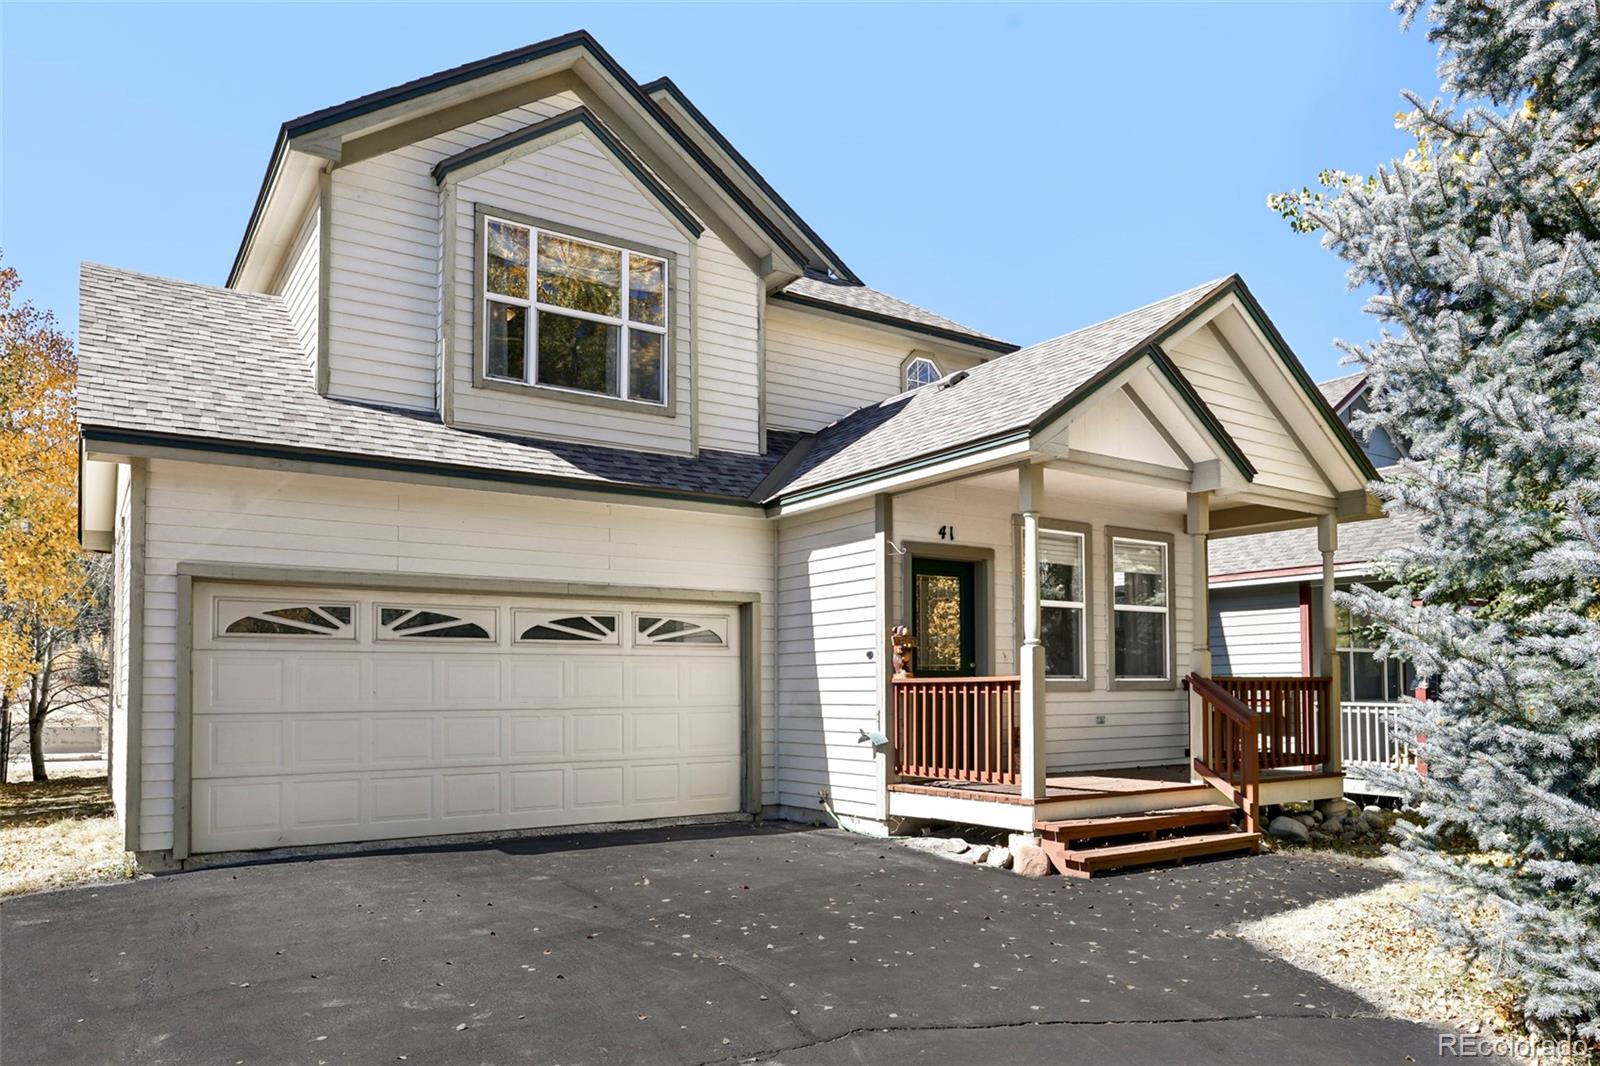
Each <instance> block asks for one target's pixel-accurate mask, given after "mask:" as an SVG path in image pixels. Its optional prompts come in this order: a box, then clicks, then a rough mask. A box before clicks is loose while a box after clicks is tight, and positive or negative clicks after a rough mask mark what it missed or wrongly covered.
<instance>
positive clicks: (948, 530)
mask: <svg viewBox="0 0 1600 1066" xmlns="http://www.w3.org/2000/svg"><path fill="white" fill-rule="evenodd" d="M939 539H940V540H955V539H956V527H955V526H940V527H939Z"/></svg>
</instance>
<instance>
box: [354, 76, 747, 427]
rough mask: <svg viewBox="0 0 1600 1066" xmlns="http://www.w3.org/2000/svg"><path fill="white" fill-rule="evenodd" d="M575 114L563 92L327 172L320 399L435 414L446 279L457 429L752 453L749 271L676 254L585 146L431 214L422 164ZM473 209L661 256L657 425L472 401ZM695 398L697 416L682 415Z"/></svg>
mask: <svg viewBox="0 0 1600 1066" xmlns="http://www.w3.org/2000/svg"><path fill="white" fill-rule="evenodd" d="M581 103H582V101H581V100H580V99H579V98H578V97H577V96H576V95H574V94H572V93H570V92H564V93H560V94H557V95H555V96H552V97H549V98H548V99H545V100H539V101H536V102H533V103H530V104H527V105H525V106H522V107H517V108H514V109H511V110H509V111H506V112H504V113H502V114H499V115H495V116H493V117H491V118H486V119H483V120H480V121H478V122H473V123H471V124H469V125H466V126H463V127H461V128H459V129H455V130H451V131H449V132H448V133H443V134H439V135H437V136H434V137H429V138H427V139H425V140H423V141H420V142H418V143H416V144H412V145H407V146H405V147H403V148H399V149H396V150H394V151H392V152H388V153H385V154H383V155H380V156H376V157H374V158H371V159H366V160H362V161H360V162H357V163H354V164H351V165H349V166H345V167H339V168H337V169H335V170H334V172H333V177H332V190H331V193H332V196H331V201H332V202H331V210H330V215H331V223H330V225H331V232H330V234H329V237H330V241H329V244H330V252H329V254H330V263H329V264H328V267H327V269H329V271H330V278H329V280H330V286H329V315H328V318H329V321H328V338H329V352H328V354H327V359H328V371H329V393H330V395H333V396H336V397H341V398H347V399H353V400H361V401H366V402H373V403H382V404H389V405H394V406H400V407H409V408H416V409H421V410H434V409H436V408H437V407H438V405H439V402H440V397H441V393H442V391H443V382H442V380H441V378H440V375H441V373H442V372H443V368H441V366H440V362H439V356H440V350H441V344H440V330H441V328H442V323H443V321H444V320H445V318H446V317H447V316H446V315H445V308H444V307H443V302H442V292H443V285H442V275H443V273H444V271H446V270H449V271H452V272H453V280H454V282H455V302H454V306H453V307H452V308H450V309H449V310H450V317H453V320H454V324H455V329H454V333H453V335H452V341H453V344H454V351H455V354H456V360H455V365H454V366H453V367H451V368H449V371H450V373H451V374H452V375H453V377H452V381H451V385H452V387H453V401H454V413H455V416H456V419H457V421H458V422H459V423H461V424H463V425H470V426H474V427H478V428H485V429H492V430H499V431H504V432H510V433H519V434H529V435H535V436H542V437H548V438H553V439H565V440H575V441H582V442H586V443H595V444H602V445H610V446H615V447H624V448H635V449H639V450H645V451H659V452H667V453H674V454H688V453H689V452H690V451H691V450H692V449H693V448H694V446H695V443H696V437H698V443H699V444H700V446H703V447H707V448H717V449H723V450H728V451H738V452H745V453H751V452H754V451H756V450H757V447H758V414H759V401H758V377H759V369H758V361H759V360H758V354H757V317H758V296H757V293H758V287H757V278H756V276H755V273H754V272H753V271H752V270H751V269H750V268H749V267H748V266H747V265H746V264H745V263H744V262H743V261H742V260H741V259H740V258H739V257H738V256H737V255H735V254H734V252H733V251H732V249H731V248H729V246H728V245H727V243H726V242H725V241H724V240H723V239H722V238H721V237H720V236H719V235H718V234H717V233H715V232H714V231H712V230H707V231H706V232H704V233H703V234H702V235H701V236H700V238H699V240H698V241H691V240H690V239H689V237H688V236H687V235H686V234H685V233H684V232H683V230H681V229H680V228H679V227H678V226H676V225H675V224H674V222H673V220H672V219H671V217H670V216H669V215H667V214H665V213H664V211H663V209H662V207H661V205H660V203H659V202H658V201H656V200H655V199H654V198H653V197H651V196H648V195H646V194H645V193H644V192H643V191H642V190H641V188H640V186H639V184H638V182H637V181H636V180H635V179H634V178H633V177H632V176H631V175H630V174H627V173H626V172H625V171H623V170H622V169H621V168H619V167H618V165H617V164H616V162H615V161H614V159H613V158H612V156H611V155H610V154H609V153H608V152H607V151H605V150H604V149H602V148H601V147H600V146H599V145H598V144H597V143H596V142H595V141H594V140H593V138H592V137H591V136H589V135H588V134H587V133H585V132H583V131H581V130H579V131H575V132H573V133H572V134H571V135H569V136H565V137H558V138H557V139H555V140H553V141H552V143H550V144H548V145H546V146H545V147H543V148H541V149H539V150H538V151H534V152H531V153H529V154H527V155H523V156H519V157H517V158H514V159H512V160H510V161H509V162H507V163H506V164H505V165H503V166H500V167H496V168H494V169H492V170H489V171H485V172H483V173H480V174H475V175H472V176H471V177H468V178H464V179H462V180H461V181H459V182H458V183H457V185H456V193H457V195H456V197H455V202H456V205H457V211H456V216H455V218H453V219H449V220H442V219H441V217H440V213H441V210H442V207H443V203H444V197H443V195H442V193H441V190H440V188H439V186H438V185H437V183H436V182H435V181H434V178H433V175H432V173H431V171H432V168H433V166H434V165H435V164H436V163H438V162H439V161H440V160H441V159H444V158H446V157H448V156H451V155H454V154H456V153H457V152H460V151H462V150H463V149H466V148H469V147H471V146H473V145H476V144H481V143H482V142H484V141H487V140H490V139H492V138H495V137H499V136H502V135H504V134H507V133H511V132H514V131H516V130H520V129H523V128H525V127H527V126H528V125H531V124H533V123H536V122H540V121H542V120H544V119H547V118H550V117H552V116H554V115H557V114H560V113H562V112H565V111H568V110H571V109H572V108H574V107H577V106H579V105H580V104H581ZM475 200H479V201H482V202H483V203H484V204H485V205H486V206H488V207H491V208H495V207H497V208H500V209H502V210H505V211H511V212H516V213H520V214H523V215H527V216H531V217H535V218H539V219H542V220H544V221H547V222H549V223H551V224H553V225H555V226H557V227H558V228H559V227H560V226H561V225H566V226H568V227H570V228H572V229H573V230H575V231H577V232H579V233H580V234H582V233H594V234H597V235H604V236H608V237H610V238H611V239H612V242H613V243H619V244H625V245H630V246H643V247H644V248H645V250H649V249H658V250H665V251H670V252H672V253H673V254H674V256H675V257H676V261H675V262H674V264H673V271H672V275H673V277H672V284H673V285H674V286H675V287H678V286H682V287H683V292H684V295H685V298H684V299H683V300H681V301H680V300H679V298H678V296H677V295H676V294H674V296H673V297H672V301H673V303H672V310H673V330H672V339H671V345H670V349H671V356H670V364H671V368H672V369H671V374H672V392H673V396H674V399H675V404H674V413H673V415H672V416H671V417H665V416H663V415H661V414H659V413H637V414H636V413H633V412H628V411H617V410H608V409H606V408H604V407H597V406H595V405H593V404H585V403H581V402H572V401H566V400H561V399H554V398H550V397H547V396H540V395H537V394H536V393H534V392H532V390H530V392H529V394H528V395H525V396H524V395H517V394H515V393H510V394H508V393H506V392H503V391H500V390H486V389H473V388H472V384H471V382H472V373H471V371H472V367H471V362H470V359H471V355H470V353H472V352H473V351H474V350H475V346H474V344H473V343H472V342H473V330H474V328H475V326H476V323H477V321H478V316H477V314H476V309H475V306H474V305H475V300H476V293H475V285H474V282H475V271H474V269H473V239H472V238H473V230H472V222H473V202H474V201H475ZM446 232H448V233H450V234H451V239H450V241H448V242H446V241H445V240H444V237H443V234H445V233H446ZM447 248H448V249H450V251H451V254H450V255H446V254H445V253H446V249H447ZM697 273H698V274H700V275H703V279H702V278H697V277H696V274H697ZM689 294H692V296H693V299H692V301H691V300H690V299H688V296H689ZM696 340H698V342H699V345H698V347H699V348H700V349H701V350H698V351H697V350H696V345H695V343H694V342H695V341H696ZM696 375H698V381H697V380H696ZM696 396H698V401H699V404H700V409H699V410H698V411H692V410H691V406H692V402H693V400H694V398H695V397H696Z"/></svg>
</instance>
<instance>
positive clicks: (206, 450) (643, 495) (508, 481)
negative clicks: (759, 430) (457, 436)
mask: <svg viewBox="0 0 1600 1066" xmlns="http://www.w3.org/2000/svg"><path fill="white" fill-rule="evenodd" d="M80 436H81V439H82V441H83V443H84V445H85V446H86V445H88V444H91V443H93V444H100V445H107V446H110V447H112V448H116V447H119V446H120V447H122V448H127V449H130V451H131V452H133V453H143V452H147V451H148V450H150V449H159V450H164V451H177V452H194V453H197V454H204V455H237V456H247V457H250V458H256V459H267V460H272V461H275V462H301V463H310V464H314V465H321V466H330V467H345V468H355V469H357V470H385V471H390V472H393V473H401V474H416V475H421V476H428V477H441V478H454V479H457V480H464V481H481V482H486V483H490V484H500V485H514V486H519V487H523V488H560V489H568V490H575V491H581V492H592V493H598V494H601V495H606V496H628V497H633V498H640V499H655V500H673V501H678V502H687V503H704V504H714V505H717V506H721V507H735V508H739V509H742V510H753V511H758V510H760V504H758V503H756V502H755V501H753V500H751V499H749V498H747V497H744V496H735V495H732V494H723V493H714V492H695V491H692V490H687V489H658V488H652V487H650V486H646V485H629V484H625V483H617V482H611V481H595V480H591V479H588V478H567V477H559V476H556V475H551V474H517V473H512V472H509V471H499V470H487V469H485V468H483V467H477V466H458V465H455V464H451V463H428V462H420V461H416V460H406V459H391V458H387V457H384V456H373V455H360V454H356V453H353V452H333V451H326V450H322V449H315V448H294V447H285V446H282V445H273V444H251V443H247V442H244V441H231V440H223V439H219V438H215V437H195V436H186V435H183V434H172V433H150V432H143V431H139V430H126V429H117V428H114V427H108V426H97V425H84V426H82V427H81V428H80Z"/></svg>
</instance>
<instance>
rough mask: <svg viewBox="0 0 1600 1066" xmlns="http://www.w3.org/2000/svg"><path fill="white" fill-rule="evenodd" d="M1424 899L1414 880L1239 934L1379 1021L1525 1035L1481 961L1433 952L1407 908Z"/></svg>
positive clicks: (1505, 992) (1509, 999)
mask: <svg viewBox="0 0 1600 1066" xmlns="http://www.w3.org/2000/svg"><path fill="white" fill-rule="evenodd" d="M1302 854H1303V855H1304V854H1305V853H1304V852H1302ZM1305 860H1306V861H1312V862H1361V861H1363V860H1360V859H1356V858H1351V857H1347V856H1344V855H1338V854H1330V853H1326V852H1325V853H1322V854H1320V855H1317V856H1315V857H1312V856H1311V855H1305ZM1365 861H1371V860H1365ZM1425 891H1426V889H1425V888H1424V887H1423V886H1422V885H1420V884H1418V883H1416V882H1409V881H1391V882H1389V883H1388V884H1385V885H1382V886H1380V887H1378V888H1375V889H1372V890H1371V891H1369V892H1362V893H1359V894H1357V895H1353V896H1345V897H1343V898H1340V899H1331V900H1324V901H1322V902H1320V903H1316V904H1314V905H1312V906H1311V907H1308V908H1303V909H1299V910H1293V911H1286V912H1284V913H1282V914H1277V915H1273V916H1272V917H1270V918H1264V919H1261V920H1260V921H1255V922H1250V923H1248V924H1246V925H1244V926H1241V927H1240V928H1239V930H1238V934H1239V935H1240V936H1242V937H1244V938H1245V939H1246V940H1248V941H1250V942H1251V943H1253V944H1255V945H1256V946H1257V947H1259V948H1261V949H1262V950H1264V951H1266V952H1268V953H1269V954H1272V955H1276V956H1279V957H1280V958H1283V959H1285V960H1286V961H1288V962H1290V963H1292V964H1294V965H1295V966H1298V967H1300V968H1301V969H1303V970H1309V971H1310V972H1312V973H1314V974H1317V975H1318V976H1320V977H1323V978H1325V979H1326V980H1328V981H1331V982H1332V983H1334V984H1336V985H1340V986H1342V987H1344V988H1347V989H1349V990H1350V991H1352V992H1355V993H1356V994H1357V995H1359V996H1361V997H1362V998H1363V999H1366V1000H1367V1001H1368V1002H1369V1003H1371V1004H1373V1006H1375V1007H1376V1008H1378V1010H1380V1011H1381V1012H1382V1013H1384V1014H1387V1015H1390V1016H1393V1017H1398V1018H1405V1019H1407V1020H1408V1021H1414V1022H1422V1023H1425V1024H1429V1025H1434V1026H1439V1027H1442V1028H1448V1029H1454V1030H1457V1031H1458V1032H1464V1033H1473V1034H1478V1035H1480V1036H1482V1037H1513V1036H1517V1035H1524V1036H1525V1035H1526V1030H1525V1029H1523V1027H1522V1026H1521V1025H1519V1024H1518V1018H1517V1005H1516V998H1515V995H1514V993H1513V991H1512V990H1511V989H1510V988H1509V987H1508V985H1507V982H1506V981H1505V980H1504V979H1503V978H1501V977H1499V976H1497V975H1496V974H1495V973H1494V972H1493V971H1492V970H1491V969H1490V968H1489V967H1488V965H1486V964H1485V963H1483V962H1482V961H1474V960H1471V959H1468V958H1467V957H1466V956H1465V955H1464V954H1463V953H1461V952H1458V951H1453V950H1449V949H1445V948H1442V947H1441V946H1440V944H1439V941H1438V938H1437V937H1436V936H1435V935H1434V934H1433V933H1432V932H1431V931H1429V930H1427V929H1424V928H1422V927H1421V926H1420V925H1419V924H1418V922H1417V920H1416V918H1415V916H1414V915H1413V913H1412V911H1411V906H1412V905H1413V904H1415V903H1416V901H1417V900H1418V899H1419V898H1420V897H1421V895H1422V893H1423V892H1425ZM1511 1057H1512V1058H1513V1060H1515V1059H1518V1058H1521V1059H1522V1061H1525V1062H1532V1061H1537V1062H1539V1063H1540V1066H1547V1064H1553V1063H1559V1064H1567V1063H1578V1062H1582V1063H1589V1062H1592V1060H1590V1059H1573V1058H1571V1057H1567V1056H1559V1055H1556V1056H1549V1057H1541V1058H1538V1059H1537V1060H1534V1059H1531V1058H1525V1057H1522V1056H1518V1055H1513V1056H1511Z"/></svg>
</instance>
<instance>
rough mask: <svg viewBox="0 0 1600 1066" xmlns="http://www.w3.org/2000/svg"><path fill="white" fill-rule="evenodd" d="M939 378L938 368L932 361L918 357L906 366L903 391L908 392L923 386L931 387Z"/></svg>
mask: <svg viewBox="0 0 1600 1066" xmlns="http://www.w3.org/2000/svg"><path fill="white" fill-rule="evenodd" d="M939 377H940V374H939V368H938V367H937V366H936V365H934V362H933V360H932V359H927V358H924V357H923V356H920V355H919V356H917V357H916V358H915V359H913V360H911V361H910V362H909V363H907V364H906V370H905V382H904V384H905V390H904V391H906V392H910V391H911V390H912V389H920V388H922V387H923V386H924V385H932V384H933V383H934V382H935V381H938V380H939Z"/></svg>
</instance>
